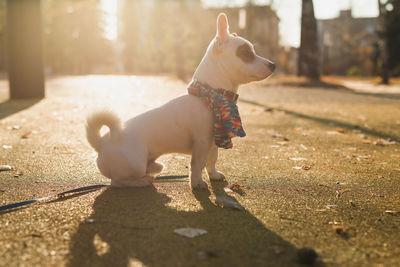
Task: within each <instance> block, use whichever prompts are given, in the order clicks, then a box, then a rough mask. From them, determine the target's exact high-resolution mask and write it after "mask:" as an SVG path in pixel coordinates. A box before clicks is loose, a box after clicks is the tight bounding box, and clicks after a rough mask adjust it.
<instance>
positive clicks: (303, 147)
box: [300, 144, 308, 150]
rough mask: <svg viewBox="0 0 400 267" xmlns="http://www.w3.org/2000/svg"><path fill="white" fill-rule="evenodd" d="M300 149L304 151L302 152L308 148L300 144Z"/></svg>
mask: <svg viewBox="0 0 400 267" xmlns="http://www.w3.org/2000/svg"><path fill="white" fill-rule="evenodd" d="M300 147H301V148H302V149H304V150H307V149H308V148H307V147H306V146H305V145H303V144H300Z"/></svg>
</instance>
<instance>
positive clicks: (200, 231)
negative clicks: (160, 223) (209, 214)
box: [174, 228, 208, 238]
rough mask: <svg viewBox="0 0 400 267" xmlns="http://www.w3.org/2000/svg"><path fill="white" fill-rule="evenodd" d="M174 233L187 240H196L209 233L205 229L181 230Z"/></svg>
mask: <svg viewBox="0 0 400 267" xmlns="http://www.w3.org/2000/svg"><path fill="white" fill-rule="evenodd" d="M174 233H175V234H177V235H180V236H184V237H187V238H194V237H196V236H200V235H204V234H207V233H208V232H207V231H206V230H204V229H197V228H179V229H175V230H174Z"/></svg>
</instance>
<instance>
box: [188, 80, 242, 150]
mask: <svg viewBox="0 0 400 267" xmlns="http://www.w3.org/2000/svg"><path fill="white" fill-rule="evenodd" d="M187 89H188V93H189V94H190V95H193V96H197V97H199V98H200V99H201V100H202V101H203V102H204V103H205V104H206V105H207V107H208V108H209V109H211V110H212V111H213V113H214V140H215V144H216V145H217V146H218V147H222V148H232V146H233V144H232V140H231V139H232V138H233V137H236V136H239V137H244V136H246V133H245V131H244V130H243V127H242V121H241V120H240V116H239V111H238V108H237V106H236V100H237V97H238V95H237V94H235V93H233V92H230V93H233V94H234V95H232V94H231V95H230V96H228V94H227V93H225V92H228V91H227V90H224V91H223V92H222V93H220V91H218V90H219V89H211V88H207V87H205V86H203V85H201V84H200V83H198V82H197V81H192V82H191V83H190V84H189V86H188V88H187ZM235 95H236V96H235Z"/></svg>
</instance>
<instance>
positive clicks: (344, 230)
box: [332, 225, 349, 236]
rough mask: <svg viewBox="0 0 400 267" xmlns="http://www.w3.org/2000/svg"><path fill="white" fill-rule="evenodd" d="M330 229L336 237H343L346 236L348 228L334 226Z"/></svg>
mask: <svg viewBox="0 0 400 267" xmlns="http://www.w3.org/2000/svg"><path fill="white" fill-rule="evenodd" d="M332 229H333V231H334V232H335V233H337V234H338V235H343V236H345V235H347V234H348V231H349V228H348V227H346V226H344V225H334V226H333V227H332Z"/></svg>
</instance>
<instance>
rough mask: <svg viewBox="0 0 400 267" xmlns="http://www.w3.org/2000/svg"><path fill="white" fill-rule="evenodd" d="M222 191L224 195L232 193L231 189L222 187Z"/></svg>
mask: <svg viewBox="0 0 400 267" xmlns="http://www.w3.org/2000/svg"><path fill="white" fill-rule="evenodd" d="M224 191H225V192H226V193H232V192H233V191H232V189H230V188H227V187H224Z"/></svg>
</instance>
